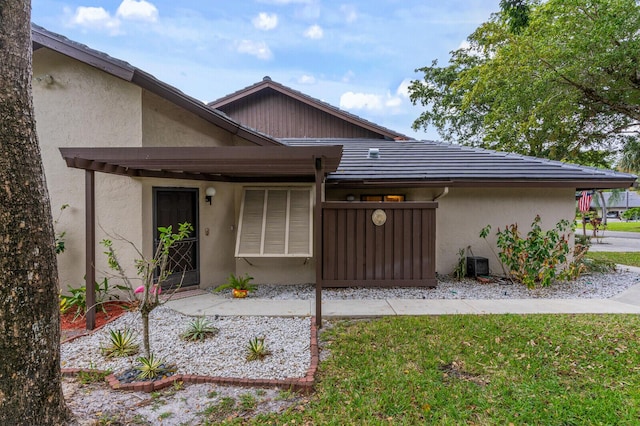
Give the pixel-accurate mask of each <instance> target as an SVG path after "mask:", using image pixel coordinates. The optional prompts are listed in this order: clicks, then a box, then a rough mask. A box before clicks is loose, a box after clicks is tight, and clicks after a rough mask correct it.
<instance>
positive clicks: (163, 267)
mask: <svg viewBox="0 0 640 426" xmlns="http://www.w3.org/2000/svg"><path fill="white" fill-rule="evenodd" d="M158 231H159V232H160V237H159V241H158V245H157V247H156V248H155V252H154V254H153V257H152V258H151V259H147V258H145V257H144V255H143V254H142V252H141V251H140V250H139V249H138V248H137V247H136V246H135V245H134V244H133V243H132V242H131V241H127V242H128V243H129V244H131V246H133V248H134V249H135V250H136V252H137V253H138V255H139V256H140V258H139V259H136V260H135V265H136V270H137V273H138V276H139V277H140V279H141V280H142V285H141V286H138V287H135V288H134V286H133V284H132V282H131V281H132V280H131V279H130V278H129V277H128V276H127V275H126V273H125V271H124V268H123V267H122V264H121V263H120V261H119V260H118V257H117V254H116V251H115V249H114V248H113V242H112V241H111V240H109V239H104V240H102V242H101V244H102V245H103V246H105V247H106V249H107V251H105V254H106V255H107V257H108V261H109V267H110V268H111V269H113V270H114V271H116V272H117V273H118V275H119V276H120V278H122V280H123V281H124V282H125V284H126V287H127V288H128V289H129V290H130V295H131V296H132V297H134V298H136V299H139V300H140V304H139V306H138V307H139V309H140V315H141V317H142V338H143V346H144V351H145V354H146V356H147V357H149V356H150V355H151V349H150V345H149V314H150V313H151V311H153V310H154V309H155V308H156V307H157V306H159V305H161V304H162V302H161V300H160V292H161V288H162V283H163V282H164V281H166V280H167V278H168V277H169V275H171V274H172V273H173V271H171V270H170V269H169V251H170V249H171V247H173V246H174V244H175V243H177V242H179V241H181V240H183V239H185V238H186V237H188V236H189V234H190V233H191V231H193V226H192V225H191V224H190V223H187V222H185V223H181V224H179V227H178V232H177V233H175V234H174V233H173V230H172V227H171V226H168V227H166V228H165V227H160V228H158ZM125 241H126V240H125ZM138 294H140V295H141V296H138V297H136V295H138Z"/></svg>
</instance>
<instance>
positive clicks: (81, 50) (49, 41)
mask: <svg viewBox="0 0 640 426" xmlns="http://www.w3.org/2000/svg"><path fill="white" fill-rule="evenodd" d="M31 37H32V41H33V50H34V51H36V50H37V49H40V48H43V47H46V48H48V49H51V50H54V51H56V52H58V53H60V54H63V55H66V56H68V57H70V58H73V59H76V60H78V61H80V62H83V63H85V64H87V65H90V66H92V67H94V68H97V69H99V70H102V71H104V72H106V73H108V74H111V75H113V76H115V77H118V78H121V79H123V80H125V81H128V82H131V83H133V84H135V85H137V86H140V87H142V88H143V89H145V90H148V91H149V92H152V93H154V94H156V95H158V96H160V97H162V98H164V99H166V100H168V101H169V102H172V103H174V104H176V105H178V106H180V107H182V108H184V109H186V110H187V111H190V112H192V113H193V114H195V115H197V116H198V117H200V118H202V119H204V120H206V121H208V122H210V123H212V124H215V125H216V126H218V127H221V128H223V129H225V130H227V131H229V132H230V133H232V134H234V135H237V136H239V137H241V138H244V139H246V140H248V141H250V142H253V143H255V144H256V145H279V142H278V141H276V140H275V139H273V138H272V137H270V136H268V135H265V134H263V133H260V132H258V131H257V130H254V129H251V128H249V127H246V126H243V125H241V124H240V123H238V122H236V121H235V120H233V119H232V118H230V117H228V116H227V115H225V114H224V113H223V112H221V111H216V110H214V109H212V108H209V107H208V106H207V105H206V104H205V103H204V102H201V101H199V100H197V99H195V98H193V97H191V96H188V95H186V94H184V93H183V92H181V91H180V90H178V89H176V88H175V87H173V86H171V85H169V84H167V83H164V82H162V81H160V80H158V79H157V78H155V77H154V76H152V75H151V74H149V73H147V72H145V71H143V70H141V69H139V68H136V67H134V66H132V65H131V64H129V63H128V62H125V61H122V60H120V59H116V58H112V57H111V56H109V55H107V54H106V53H103V52H100V51H98V50H94V49H91V48H89V47H87V46H85V45H84V44H81V43H77V42H75V41H73V40H69V39H68V38H66V37H64V36H62V35H60V34H56V33H53V32H51V31H48V30H46V29H44V28H42V27H40V26H38V25H36V24H31Z"/></svg>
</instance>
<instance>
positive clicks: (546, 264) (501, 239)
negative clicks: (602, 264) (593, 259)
mask: <svg viewBox="0 0 640 426" xmlns="http://www.w3.org/2000/svg"><path fill="white" fill-rule="evenodd" d="M540 221H541V219H540V216H539V215H538V216H536V217H535V219H534V220H533V223H532V224H531V231H529V233H528V234H527V236H526V237H525V238H523V237H522V236H521V235H520V231H519V230H518V225H517V224H512V225H508V226H507V227H506V228H505V229H504V230H500V229H498V232H497V233H496V235H497V236H498V241H497V245H498V248H499V249H500V253H499V254H498V255H499V258H500V260H501V261H502V263H504V265H505V266H506V267H507V268H508V270H509V271H510V275H511V276H512V278H513V279H514V280H516V281H518V282H521V283H523V284H525V285H526V286H527V287H528V288H535V287H537V286H541V287H547V286H549V285H550V284H551V283H552V281H553V280H554V279H556V278H560V279H567V278H575V277H576V276H577V275H579V273H580V268H576V267H575V266H576V265H573V264H567V261H568V258H569V253H570V248H569V241H568V239H567V235H565V234H564V232H565V231H567V230H568V229H570V222H569V221H568V220H564V219H563V220H561V221H560V222H558V223H557V224H556V226H555V227H554V228H553V229H550V230H548V231H543V230H542V228H541V227H540ZM490 230H491V226H490V225H487V226H486V227H485V228H483V229H482V231H481V232H480V237H482V238H485V239H486V237H487V236H488V235H489V232H490Z"/></svg>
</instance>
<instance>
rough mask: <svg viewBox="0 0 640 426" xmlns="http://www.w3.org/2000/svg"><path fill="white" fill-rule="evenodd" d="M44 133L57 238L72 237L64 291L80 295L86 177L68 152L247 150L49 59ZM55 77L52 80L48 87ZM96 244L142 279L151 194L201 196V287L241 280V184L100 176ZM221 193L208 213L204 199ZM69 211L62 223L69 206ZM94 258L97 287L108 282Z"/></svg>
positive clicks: (151, 100)
mask: <svg viewBox="0 0 640 426" xmlns="http://www.w3.org/2000/svg"><path fill="white" fill-rule="evenodd" d="M33 69H34V85H33V97H34V108H35V114H36V121H37V132H38V135H39V140H40V146H41V150H42V156H43V162H44V168H45V175H46V179H47V185H48V189H49V194H50V197H51V205H52V211H53V216H54V219H56V218H57V221H56V223H55V228H56V232H57V233H61V232H65V233H66V235H65V246H66V250H65V252H64V253H62V254H60V255H58V265H59V268H58V269H59V277H60V287H61V289H62V290H65V289H66V288H67V287H68V286H69V285H71V286H73V287H77V286H80V285H82V283H83V277H84V275H85V255H84V254H85V208H84V206H85V172H84V171H83V170H78V169H73V168H68V167H67V166H66V164H65V162H64V161H63V159H62V157H61V155H60V152H59V148H61V147H140V146H229V145H248V144H250V142H248V141H246V140H244V139H242V138H240V137H238V136H237V135H232V134H231V133H229V132H228V131H225V130H223V129H221V128H219V127H217V126H215V125H213V124H211V123H208V122H207V121H205V120H203V119H202V118H200V117H197V116H195V115H194V114H192V113H190V112H189V111H186V110H184V109H182V108H180V107H178V106H176V105H175V104H172V103H170V102H168V101H167V100H165V99H162V98H160V97H159V96H157V95H155V94H152V93H149V92H147V91H145V90H143V89H141V88H140V87H138V86H136V85H134V84H132V83H129V82H127V81H124V80H121V79H119V78H117V77H114V76H112V75H109V74H107V73H105V72H102V71H100V70H97V69H95V68H93V67H91V66H88V65H86V64H84V63H81V62H79V61H77V60H74V59H71V58H68V57H66V56H64V55H61V54H59V53H56V52H54V51H51V50H49V49H45V48H43V49H39V50H37V51H36V52H34V58H33ZM46 76H51V77H46ZM95 179H96V227H97V229H96V240H97V241H101V240H102V239H103V238H110V239H112V240H114V246H115V247H116V249H117V250H118V252H119V255H120V258H121V261H122V263H123V264H125V265H129V267H128V275H130V276H135V270H134V269H133V259H134V258H135V257H136V253H135V250H134V249H133V248H132V247H131V245H130V244H128V243H127V242H125V241H122V238H125V239H126V240H128V241H129V242H131V243H132V244H134V245H135V246H136V247H138V248H141V249H142V250H143V253H144V254H145V255H146V256H149V255H150V254H151V253H152V246H153V232H152V221H153V210H152V194H153V188H154V187H165V188H172V187H183V188H198V190H199V196H198V199H199V201H198V203H199V205H198V209H199V215H200V228H199V230H198V232H199V237H200V249H201V252H200V265H201V286H204V287H207V286H211V285H213V284H219V283H221V282H223V281H224V279H225V278H226V276H228V274H229V273H230V272H234V271H235V259H234V257H233V253H234V251H233V249H234V245H235V229H236V228H235V227H236V218H237V211H236V200H237V199H238V197H239V196H238V194H237V193H238V191H241V189H239V188H238V187H237V185H234V184H225V183H214V184H211V183H208V182H204V181H185V180H167V179H140V178H134V179H132V178H127V177H122V176H116V175H110V174H104V173H96V174H95ZM208 186H214V187H215V188H216V190H217V193H216V196H215V199H214V202H213V203H212V205H211V206H209V204H207V203H206V202H205V200H204V193H205V189H206V188H207V187H208ZM65 204H68V205H69V207H68V208H67V209H65V210H64V211H63V212H61V213H59V209H60V207H61V206H62V205H65ZM102 252H103V248H102V247H101V246H98V247H97V248H96V253H97V255H96V264H97V265H96V277H97V279H99V280H100V279H102V277H104V276H107V275H108V274H110V273H111V272H110V271H109V270H108V267H107V264H106V262H105V260H106V257H105V256H104V255H103V254H102Z"/></svg>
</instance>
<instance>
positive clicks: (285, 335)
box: [61, 306, 311, 379]
mask: <svg viewBox="0 0 640 426" xmlns="http://www.w3.org/2000/svg"><path fill="white" fill-rule="evenodd" d="M207 318H208V319H209V320H210V321H211V322H212V324H213V325H214V326H215V327H217V328H218V329H219V330H220V332H219V333H218V334H217V335H216V336H214V337H210V338H208V339H206V340H205V341H204V342H186V341H184V340H182V339H180V337H179V336H180V334H181V333H182V332H183V331H184V330H186V328H187V326H188V324H189V323H190V322H191V321H192V320H193V317H189V316H186V315H182V314H180V313H178V312H176V311H173V310H171V309H169V308H166V307H162V306H160V307H158V308H156V309H155V310H153V312H152V313H151V318H150V321H149V323H150V336H149V338H150V345H151V351H152V352H153V353H154V355H155V356H156V357H159V358H161V359H163V360H164V361H166V362H167V363H172V364H176V365H177V368H178V369H177V373H179V374H197V375H206V376H222V377H240V378H251V379H285V378H295V377H304V376H305V375H306V373H307V369H308V368H309V364H310V361H311V360H310V347H309V344H310V339H309V336H310V334H309V333H310V326H311V323H310V321H311V320H310V318H308V317H307V318H271V317H207ZM126 328H129V329H131V330H134V331H135V332H136V334H137V336H136V338H137V343H138V344H139V345H140V347H141V348H142V320H141V319H140V314H139V313H138V312H128V313H126V314H124V315H123V316H122V317H120V318H118V319H117V320H115V321H114V322H112V323H110V324H108V325H107V326H105V327H103V328H102V329H100V330H98V331H97V332H95V333H93V334H91V335H88V336H84V337H81V338H78V339H76V340H74V341H72V342H68V343H65V344H63V345H62V346H61V365H62V367H63V368H97V369H100V370H107V369H110V370H112V371H113V372H114V373H119V372H122V371H124V370H127V369H130V368H132V367H133V366H134V365H135V364H137V362H136V358H137V356H131V357H127V358H106V357H104V356H103V355H102V354H101V352H100V347H102V346H104V345H105V344H106V343H107V342H108V337H109V330H111V329H113V330H122V329H126ZM254 337H265V344H266V347H267V349H269V350H270V351H271V355H269V356H267V357H266V358H265V359H264V360H263V361H246V359H245V357H246V354H247V351H246V348H247V347H248V343H249V340H250V339H252V338H254Z"/></svg>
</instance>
